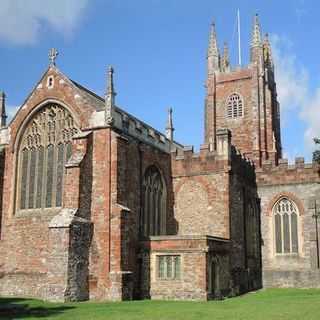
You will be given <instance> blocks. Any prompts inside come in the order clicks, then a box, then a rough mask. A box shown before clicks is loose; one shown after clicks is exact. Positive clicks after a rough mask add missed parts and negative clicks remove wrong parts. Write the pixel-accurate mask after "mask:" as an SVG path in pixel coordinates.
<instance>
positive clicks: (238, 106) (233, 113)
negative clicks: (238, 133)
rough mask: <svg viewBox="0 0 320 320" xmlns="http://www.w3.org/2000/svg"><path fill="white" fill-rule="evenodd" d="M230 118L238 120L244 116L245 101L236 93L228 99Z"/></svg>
mask: <svg viewBox="0 0 320 320" xmlns="http://www.w3.org/2000/svg"><path fill="white" fill-rule="evenodd" d="M227 116H228V118H238V117H242V116H243V100H242V98H241V97H240V95H239V94H237V93H234V94H232V95H230V96H229V97H228V99H227Z"/></svg>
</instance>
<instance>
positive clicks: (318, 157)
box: [312, 138, 320, 163]
mask: <svg viewBox="0 0 320 320" xmlns="http://www.w3.org/2000/svg"><path fill="white" fill-rule="evenodd" d="M313 141H314V143H315V144H316V145H320V139H319V138H314V139H313ZM312 160H313V161H314V162H318V163H320V150H319V149H317V150H315V151H314V152H313V154H312Z"/></svg>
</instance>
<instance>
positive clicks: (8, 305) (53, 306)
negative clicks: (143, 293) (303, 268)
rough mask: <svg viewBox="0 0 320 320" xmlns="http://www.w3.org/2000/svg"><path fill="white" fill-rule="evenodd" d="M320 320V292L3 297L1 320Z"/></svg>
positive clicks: (285, 291)
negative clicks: (181, 297)
mask: <svg viewBox="0 0 320 320" xmlns="http://www.w3.org/2000/svg"><path fill="white" fill-rule="evenodd" d="M39 318H42V319H73V320H82V319H86V320H90V319H94V320H99V319H104V320H105V319H106V320H108V319H116V320H144V319H146V320H160V319H161V320H168V319H173V320H180V319H181V320H200V319H201V320H202V319H204V320H206V319H210V320H212V319H215V320H220V319H221V320H222V319H223V320H229V319H230V320H231V319H232V320H242V319H246V320H250V319H255V320H264V319H268V320H273V319H275V320H287V319H288V320H289V319H290V320H295V319H297V320H305V319H306V320H313V319H314V320H319V319H320V290H311V289H310V290H304V289H268V290H261V291H259V292H257V293H249V294H246V295H244V296H241V297H237V298H232V299H226V300H223V301H211V302H178V301H149V300H145V301H133V302H121V303H94V302H82V303H66V304H62V303H47V302H42V301H39V300H31V299H21V298H0V319H1V320H2V319H27V320H31V319H39Z"/></svg>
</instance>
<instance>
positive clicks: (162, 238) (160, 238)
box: [149, 234, 230, 243]
mask: <svg viewBox="0 0 320 320" xmlns="http://www.w3.org/2000/svg"><path fill="white" fill-rule="evenodd" d="M149 240H150V241H166V240H176V241H178V240H213V241H219V242H226V243H228V242H230V239H226V238H220V237H214V236H210V235H197V234H196V235H162V236H149Z"/></svg>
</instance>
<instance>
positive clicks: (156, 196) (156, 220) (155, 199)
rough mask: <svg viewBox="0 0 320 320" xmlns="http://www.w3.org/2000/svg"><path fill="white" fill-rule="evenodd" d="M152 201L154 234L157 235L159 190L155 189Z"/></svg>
mask: <svg viewBox="0 0 320 320" xmlns="http://www.w3.org/2000/svg"><path fill="white" fill-rule="evenodd" d="M153 198H154V199H153V203H154V235H156V236H157V235H159V231H160V230H159V229H160V228H159V206H158V203H159V190H158V189H156V190H155V192H154V195H153Z"/></svg>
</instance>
